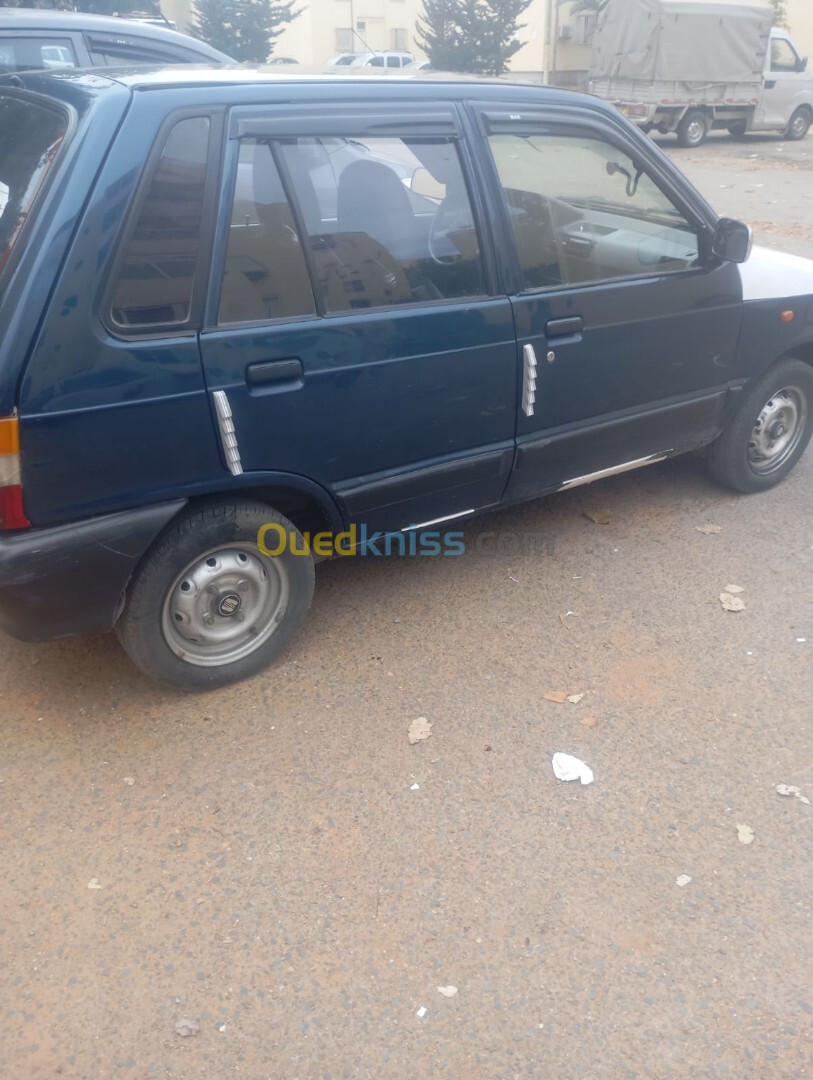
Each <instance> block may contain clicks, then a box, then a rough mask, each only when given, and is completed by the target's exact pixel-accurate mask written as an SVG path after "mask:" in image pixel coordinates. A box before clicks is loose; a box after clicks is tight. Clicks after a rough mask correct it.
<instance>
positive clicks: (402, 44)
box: [392, 29, 409, 52]
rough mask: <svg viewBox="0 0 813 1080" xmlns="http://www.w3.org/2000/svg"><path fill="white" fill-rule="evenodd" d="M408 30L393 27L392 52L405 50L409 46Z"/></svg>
mask: <svg viewBox="0 0 813 1080" xmlns="http://www.w3.org/2000/svg"><path fill="white" fill-rule="evenodd" d="M408 36H409V35H408V32H407V31H406V30H399V29H394V30H393V31H392V49H393V52H406V50H407V48H408V47H409V41H408Z"/></svg>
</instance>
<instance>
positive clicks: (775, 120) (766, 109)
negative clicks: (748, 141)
mask: <svg viewBox="0 0 813 1080" xmlns="http://www.w3.org/2000/svg"><path fill="white" fill-rule="evenodd" d="M804 90H807V91H808V93H810V91H811V90H813V78H811V76H810V74H809V73H808V72H807V71H806V70H805V69H804V66H803V64H802V62H801V60H800V58H799V56H798V55H797V54H796V50H795V49H794V47H793V45H791V43H790V41H789V40H788V39H787V38H783V37H772V38H771V47H770V50H769V52H768V70H767V71H766V72H765V89H764V90H763V92H762V99H761V101H760V105H759V110H758V112H757V123H756V125H755V126H756V127H758V128H773V129H776V128H782V127H785V126H786V125H787V124H788V122H789V121H790V118H791V116H792V115H793V112H794V110H795V109H796V106H797V99H798V98H799V95H800V93H801V92H803V91H804ZM808 104H813V101H811V100H810V99H808Z"/></svg>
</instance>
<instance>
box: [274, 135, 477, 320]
mask: <svg viewBox="0 0 813 1080" xmlns="http://www.w3.org/2000/svg"><path fill="white" fill-rule="evenodd" d="M275 152H276V153H278V154H279V157H280V161H281V163H282V165H283V168H284V171H285V172H286V173H287V176H288V180H289V184H290V188H291V191H292V192H293V193H294V198H295V199H296V202H297V207H298V215H299V221H300V222H301V223H302V226H303V228H304V230H305V232H306V233H307V235H306V237H305V238H304V240H305V243H306V245H307V253H308V260H309V263H310V267H311V272H312V274H313V277H314V285H315V291H316V296H317V299H318V301H319V304H320V306H321V307H322V309H323V310H325V311H327V312H339V311H347V310H351V309H360V308H375V307H381V306H384V305H390V304H409V303H426V302H429V301H433V300H450V299H457V298H463V297H468V296H480V295H482V294H483V292H484V284H483V270H482V261H481V256H480V244H479V240H478V236H477V230H476V227H475V223H474V216H473V213H472V209H471V204H470V201H469V195H468V191H467V189H466V184H465V180H464V177H463V171H462V168H461V165H460V159H459V157H458V152H457V147H456V145H455V142H454V140H451V139H445V138H405V139H401V138H397V137H391V138H390V137H375V138H366V137H365V138H358V139H337V138H333V139H320V138H310V137H303V138H291V139H280V140H279V141H278V142H277V144H276V151H275Z"/></svg>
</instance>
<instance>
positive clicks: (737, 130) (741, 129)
mask: <svg viewBox="0 0 813 1080" xmlns="http://www.w3.org/2000/svg"><path fill="white" fill-rule="evenodd" d="M747 126H748V125H747V124H746V123H745V121H744V120H735V121H734V123H733V124H729V125H728V133H729V135H731V137H732V138H734V139H741V138H743V136H744V135H745V132H746V129H747Z"/></svg>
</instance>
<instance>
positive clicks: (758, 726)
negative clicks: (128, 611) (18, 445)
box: [0, 137, 813, 1080]
mask: <svg viewBox="0 0 813 1080" xmlns="http://www.w3.org/2000/svg"><path fill="white" fill-rule="evenodd" d="M664 143H665V144H666V141H664ZM670 152H672V153H674V155H675V157H676V159H677V160H678V161H679V162H680V164H681V165H682V166H683V167H684V168H685V170H686V171H687V173H688V174H689V175H690V177H691V178H692V179H693V180H694V181H695V182H697V183H698V184H699V185H700V186H701V187H702V188H703V190H704V191H705V192H706V194H707V195H708V196H709V197H710V198H711V200H712V202H713V203H714V204H715V205H716V206H717V207H718V209H719V210H721V211H724V212H729V213H733V214H736V215H738V216H743V217H746V218H748V219H750V220H752V221H753V222H755V223H756V224H757V229H758V233H759V235H760V239H761V240H763V241H764V242H767V243H771V244H774V245H776V246H778V247H780V248H782V249H785V250H789V251H796V252H798V253H801V254H804V253H807V254H811V255H813V210H811V203H810V195H811V191H813V188H812V187H811V177H810V171H811V162H813V137H811V138H809V139H808V140H807V142H806V143H803V144H788V143H782V142H780V141H779V140H778V139H772V138H759V139H757V138H754V139H750V140H746V141H744V142H741V143H735V142H733V141H731V140H729V139H727V138H726V139H717V138H713V139H712V140H711V141H710V142H709V144H708V145H707V146H706V147H704V148H702V149H700V150H697V151H681V150H671V149H670ZM753 155H757V156H756V157H754V156H753ZM812 483H813V453H811V454H808V456H807V458H806V459H805V460H804V461H803V463H802V464H801V466H800V467H799V468H798V469H797V471H796V472H795V474H794V475H793V476H792V477H791V478H790V479H789V480H788V481H787V482H786V483H785V484H784V485H782V486H781V487H780V488H779V489H777V490H775V491H773V492H771V493H769V494H767V495H764V496H760V497H753V498H745V497H738V496H735V495H732V494H729V493H726V492H724V491H721V490H720V489H718V488H717V487H716V486H714V484H713V483H712V482H711V481H710V480H709V479H708V478H707V477H706V475H705V473H704V471H703V468H702V465H701V463H700V462H699V461H698V460H695V459H682V460H678V461H672V462H667V463H665V464H663V465H659V466H654V467H652V468H650V469H647V470H643V471H642V472H638V473H632V474H628V475H626V476H620V477H617V478H615V479H613V480H609V481H606V482H604V483H603V484H601V485H595V486H593V487H591V488H584V489H579V490H576V491H572V492H569V493H563V494H560V495H557V496H555V497H552V498H549V499H546V500H543V501H540V502H536V503H533V504H530V505H528V506H525V507H522V508H520V509H515V510H511V511H504V512H502V513H499V514H495V515H492V516H490V517H488V518H483V519H481V520H479V521H477V522H474V523H472V524H471V525H470V526H469V528H468V529H467V530H466V539H467V542H468V544H469V547H470V548H471V549H472V550H470V552H469V553H468V554H467V555H465V556H464V557H461V558H446V559H421V558H414V559H408V558H401V559H399V558H388V559H384V558H358V559H347V560H339V561H337V562H334V563H328V564H324V565H322V566H321V567H320V568H319V571H318V574H317V579H318V580H317V597H316V601H315V604H314V609H313V612H312V616H311V618H310V621H309V623H308V625H307V627H306V629H305V631H304V633H303V635H302V636H301V638H300V639H299V641H298V642H297V645H296V647H295V649H294V650H292V651H291V653H289V654H288V657H287V659H286V660H285V661H284V662H283V663H281V664H280V665H278V666H277V667H276V668H274V669H272V670H271V671H269V672H267V673H265V674H263V675H261V676H259V677H257V678H255V679H253V680H251V681H249V682H247V683H244V684H242V685H240V686H236V687H233V688H230V689H227V690H223V691H219V692H216V693H212V694H208V695H191V696H180V695H177V694H173V693H171V692H165V691H163V690H161V689H158V688H156V687H154V686H151V685H149V684H147V683H145V682H144V681H143V680H142V679H141V678H140V677H139V676H138V675H137V674H136V673H135V672H134V671H133V669H132V668H131V667H130V666H129V664H128V663H127V661H126V660H125V659H124V657H123V655H122V654H121V652H120V651H119V649H118V647H117V645H116V643H115V642H114V640H112V639H111V638H96V639H90V640H77V641H68V642H62V643H57V644H52V645H48V646H41V647H32V646H25V645H22V644H18V643H15V642H11V641H5V640H4V641H3V643H2V656H0V692H2V702H3V726H2V729H1V733H0V740H1V741H2V757H0V762H2V767H1V768H0V780H2V783H0V828H1V829H2V837H3V851H4V867H5V873H4V876H3V880H2V882H0V991H1V992H2V1015H3V1021H4V1022H3V1038H2V1040H0V1075H1V1076H2V1077H4V1078H8V1080H18V1078H19V1080H52V1078H55V1077H57V1076H58V1077H61V1078H70V1080H80V1078H81V1080H108V1078H114V1077H115V1078H119V1077H133V1078H145V1080H149V1078H153V1077H178V1078H188V1080H201V1078H214V1080H225V1078H227V1077H231V1076H235V1077H243V1078H250V1080H272V1078H273V1080H295V1078H299V1080H339V1078H354V1080H355V1078H360V1080H363V1078H370V1080H401V1078H403V1077H407V1076H409V1077H418V1078H420V1080H423V1078H425V1077H447V1078H452V1080H513V1078H539V1080H543V1078H544V1080H549V1078H556V1080H569V1078H573V1080H583V1078H585V1077H590V1078H593V1077H607V1078H613V1080H615V1078H627V1077H629V1078H633V1077H634V1078H638V1077H652V1078H656V1080H672V1078H684V1077H685V1078H687V1080H699V1078H701V1077H703V1078H705V1077H713V1078H731V1080H743V1078H751V1077H754V1078H760V1080H773V1078H790V1077H796V1078H809V1077H813V1034H812V1033H813V986H811V973H812V972H813V963H812V962H811V960H812V957H811V953H812V952H813V949H812V948H811V941H813V935H811V886H812V885H813V873H811V870H812V869H813V830H812V829H811V824H812V823H813V817H812V816H811V815H812V814H813V734H812V733H811V702H813V663H811V655H812V654H811V650H812V649H813V594H812V592H811V586H810V582H811V570H812V569H813V506H811V494H810V493H811V484H812ZM598 509H601V510H607V511H609V512H610V520H609V523H608V524H604V525H601V524H597V523H596V522H594V521H593V520H590V519H589V518H588V517H586V516H585V515H586V514H588V513H591V512H593V511H595V510H598ZM705 525H715V526H719V527H720V531H719V532H711V533H705V532H701V531H698V530H699V527H701V526H705ZM496 530H499V531H503V532H507V533H515V534H518V535H520V536H527V535H530V534H534V535H536V534H538V536H539V538H540V539H539V542H538V544H537V545H536V549H535V550H533V551H528V552H526V553H525V554H523V553H522V552H521V551H520V552H519V553H514V552H512V551H510V550H509V551H507V552H506V553H505V554H497V553H491V554H489V553H487V552H483V551H481V552H479V553H478V552H477V551H475V550H473V548H474V546H475V542H476V539H477V537H478V536H481V535H482V534H484V533H487V532H493V531H496ZM729 584H736V585H740V586H742V588H743V590H744V591H743V593H742V594H741V595H742V597H743V598H744V600H745V604H746V607H745V610H744V611H741V612H738V613H728V612H725V611H724V610H723V608H722V605H721V603H720V600H719V594H720V592H721V591H722V590H723V589H724V588H725V586H726V585H729ZM551 690H554V691H564V692H567V693H569V694H573V695H578V694H582V695H584V696H583V697H582V698H581V700H579V701H578V702H576V703H573V702H564V703H563V704H558V703H556V702H553V701H549V700H546V699H545V697H544V695H545V693H546V692H548V691H551ZM418 716H425V717H426V718H427V719H428V721H429V722H430V723H431V724H432V735H431V737H430V738H429V739H427V740H425V741H423V742H419V743H416V744H415V745H410V743H409V742H408V739H407V728H408V726H409V724H410V722H411V721H412V720H413V719H415V718H416V717H418ZM592 721H595V723H592ZM555 751H567V752H569V753H572V754H575V755H577V756H579V757H581V758H583V759H584V760H585V761H586V762H587V763H588V764H589V765H590V766H591V767H592V769H593V770H594V773H595V782H594V783H593V784H592V785H591V786H588V787H581V786H579V785H573V784H569V785H567V784H563V783H560V782H558V781H557V780H555V779H554V777H553V774H552V771H551V763H550V762H551V754H552V753H553V752H555ZM778 784H788V785H795V786H798V788H799V789H800V791H801V794H802V795H804V796H806V797H807V798H808V799H810V800H811V803H805V802H803V801H802V800H801V799H800V798H797V797H795V796H793V795H790V796H786V797H783V796H780V795H779V794H777V791H776V786H777V785H778ZM415 785H417V788H415ZM740 825H747V826H749V827H750V828H751V829H752V830H753V833H754V840H753V842H752V843H750V844H744V843H742V842H741V841H740V839H739V838H738V826H740ZM682 875H686V876H688V877H690V878H691V881H690V882H689V883H688V884H685V885H684V886H683V887H680V886H679V885H678V884H677V879H678V878H680V877H681V876H682ZM450 986H453V987H456V988H457V993H456V994H455V995H453V996H446V995H444V994H441V993H440V992H439V990H438V987H444V988H448V987H450ZM423 1010H425V1012H424V1011H423ZM184 1020H192V1021H195V1025H192V1026H191V1028H184V1027H183V1025H181V1030H192V1031H194V1030H195V1027H196V1026H197V1029H198V1030H197V1033H196V1034H191V1035H188V1036H186V1037H184V1036H183V1035H180V1034H178V1033H176V1024H178V1023H179V1022H180V1021H184Z"/></svg>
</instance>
